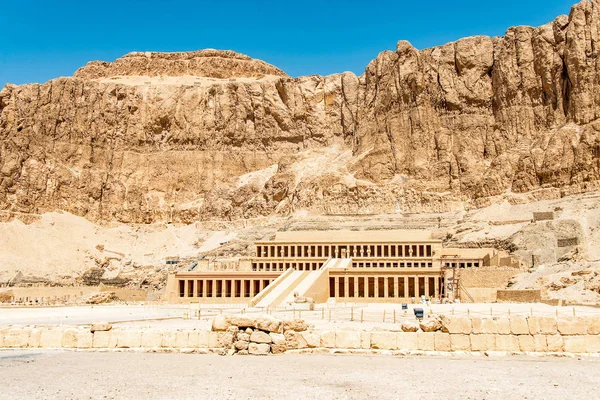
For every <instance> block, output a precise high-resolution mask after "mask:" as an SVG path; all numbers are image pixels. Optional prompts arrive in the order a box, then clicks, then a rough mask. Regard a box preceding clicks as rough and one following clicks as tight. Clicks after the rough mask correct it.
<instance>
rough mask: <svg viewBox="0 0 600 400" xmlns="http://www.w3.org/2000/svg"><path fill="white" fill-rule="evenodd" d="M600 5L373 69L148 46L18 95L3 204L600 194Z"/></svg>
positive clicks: (420, 201) (6, 104)
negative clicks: (599, 146)
mask: <svg viewBox="0 0 600 400" xmlns="http://www.w3.org/2000/svg"><path fill="white" fill-rule="evenodd" d="M599 8H600V6H599V4H598V2H597V1H590V2H588V1H583V2H581V3H578V4H576V5H575V6H574V7H573V9H572V11H571V15H570V17H569V18H567V17H566V16H560V17H558V18H556V19H555V20H554V21H553V22H550V23H548V24H546V25H543V26H540V27H537V28H533V27H514V28H510V29H508V31H507V32H506V34H505V36H503V37H496V38H493V39H492V38H489V37H484V36H476V37H469V38H465V39H461V40H458V41H456V42H454V43H448V44H445V45H442V46H438V47H433V48H430V49H425V50H420V51H419V50H417V49H415V48H414V47H413V46H412V45H410V44H409V43H408V42H405V41H400V42H398V44H397V47H396V50H395V51H384V52H382V53H381V54H379V55H378V56H377V58H376V59H375V60H373V61H372V62H371V63H370V64H369V65H368V66H367V67H366V70H365V72H364V74H363V75H361V76H360V77H357V76H355V75H353V74H352V73H343V74H336V75H331V76H326V77H321V76H310V77H299V78H290V77H288V76H287V75H286V74H285V73H283V72H282V71H281V70H279V69H277V68H276V67H273V66H271V65H269V64H267V63H265V62H262V61H259V60H254V59H251V58H250V57H247V56H244V55H240V54H237V53H235V52H232V51H218V50H201V51H196V52H188V53H130V54H128V55H126V56H124V57H122V58H120V59H118V60H116V61H114V62H112V63H106V62H96V61H95V62H91V63H89V64H88V65H87V66H85V67H83V68H81V69H80V70H79V71H77V72H76V73H75V75H74V76H73V77H67V78H58V79H54V80H52V81H49V82H47V83H44V84H41V85H40V84H29V85H22V86H12V85H7V86H6V87H5V88H4V89H3V90H2V92H0V142H1V143H2V146H1V147H0V149H1V150H0V151H1V153H0V154H1V156H0V177H1V178H0V179H1V181H0V182H1V184H0V207H2V208H3V209H10V210H14V211H20V212H25V213H31V212H35V213H38V212H42V211H53V210H58V209H61V210H66V211H69V212H72V213H74V214H77V215H82V216H86V217H87V218H89V219H92V220H102V221H122V222H150V221H168V220H171V219H173V220H175V221H182V222H190V221H194V220H198V219H214V218H223V217H227V218H229V219H231V218H240V217H252V216H257V215H272V214H289V213H291V212H292V211H294V210H297V209H307V210H310V211H311V212H313V213H323V212H325V211H327V210H332V209H333V210H336V211H343V210H346V211H350V209H352V208H354V210H353V211H355V212H356V211H357V208H356V207H359V208H363V209H364V208H369V209H370V211H371V212H373V211H377V212H393V210H395V209H396V207H397V206H398V205H399V206H400V208H401V209H403V210H406V211H413V212H419V211H421V212H422V211H444V210H448V209H450V208H452V207H453V205H452V201H456V200H466V199H480V198H483V197H488V196H495V195H500V194H504V193H505V192H506V191H507V190H511V191H512V192H514V193H523V192H529V191H532V190H535V189H539V188H541V187H557V188H568V187H572V186H577V187H579V188H580V190H582V191H586V190H590V188H591V189H593V188H595V187H596V186H597V185H596V186H593V185H591V186H589V185H588V183H591V182H595V181H598V179H599V177H600V175H599V174H600V172H599V170H598V169H597V168H595V167H594V165H595V164H594V161H593V160H594V159H595V158H596V155H595V154H596V153H595V152H596V141H597V140H598V132H599V129H600V128H599V127H598V124H597V123H596V119H597V116H598V113H599V111H598V110H599V106H600V104H598V103H599V102H600V100H598V98H597V96H595V93H596V91H595V88H596V86H597V84H596V82H597V81H598V72H597V71H596V69H595V68H594V67H593V66H594V65H595V64H596V58H597V52H596V51H594V50H593V49H595V48H597V46H595V45H594V44H595V43H596V40H597V39H596V36H597V35H595V34H591V33H592V32H598V30H599V28H600V25H599V24H600V20H599V18H598V15H599V11H598V10H599ZM313 164H314V165H321V166H323V165H325V166H326V167H322V168H320V169H313V170H311V168H310V165H313ZM249 174H250V175H249ZM402 177H408V178H409V179H408V180H407V179H405V178H402ZM586 185H587V186H589V188H588V189H586ZM432 193H434V194H432ZM477 201H481V200H477ZM348 207H350V208H348Z"/></svg>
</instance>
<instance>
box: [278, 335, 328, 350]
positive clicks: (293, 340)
mask: <svg viewBox="0 0 600 400" xmlns="http://www.w3.org/2000/svg"><path fill="white" fill-rule="evenodd" d="M283 335H284V336H285V345H286V347H287V348H288V349H305V348H306V347H308V342H307V341H306V339H305V337H309V338H310V339H311V340H313V341H316V343H317V345H316V346H314V347H319V344H320V342H321V338H320V336H319V334H318V333H314V335H311V334H309V333H308V332H294V331H286V332H285V333H284V334H283ZM313 343H314V342H313Z"/></svg>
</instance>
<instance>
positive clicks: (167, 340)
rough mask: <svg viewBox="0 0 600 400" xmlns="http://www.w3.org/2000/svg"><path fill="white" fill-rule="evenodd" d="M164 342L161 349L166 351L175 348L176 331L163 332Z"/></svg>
mask: <svg viewBox="0 0 600 400" xmlns="http://www.w3.org/2000/svg"><path fill="white" fill-rule="evenodd" d="M161 337H162V341H161V343H160V347H162V348H165V349H172V348H175V342H176V341H177V332H176V331H163V332H161Z"/></svg>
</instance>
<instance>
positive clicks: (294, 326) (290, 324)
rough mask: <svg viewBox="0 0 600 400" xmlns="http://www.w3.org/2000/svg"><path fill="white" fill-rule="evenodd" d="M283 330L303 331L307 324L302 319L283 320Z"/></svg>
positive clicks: (306, 328)
mask: <svg viewBox="0 0 600 400" xmlns="http://www.w3.org/2000/svg"><path fill="white" fill-rule="evenodd" d="M283 330H284V331H295V332H304V331H306V330H308V324H307V323H306V321H304V320H303V319H288V320H284V321H283Z"/></svg>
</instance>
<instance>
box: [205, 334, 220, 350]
mask: <svg viewBox="0 0 600 400" xmlns="http://www.w3.org/2000/svg"><path fill="white" fill-rule="evenodd" d="M221 335H222V333H221V332H208V347H209V348H210V349H216V348H218V347H221V346H220V338H221Z"/></svg>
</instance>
